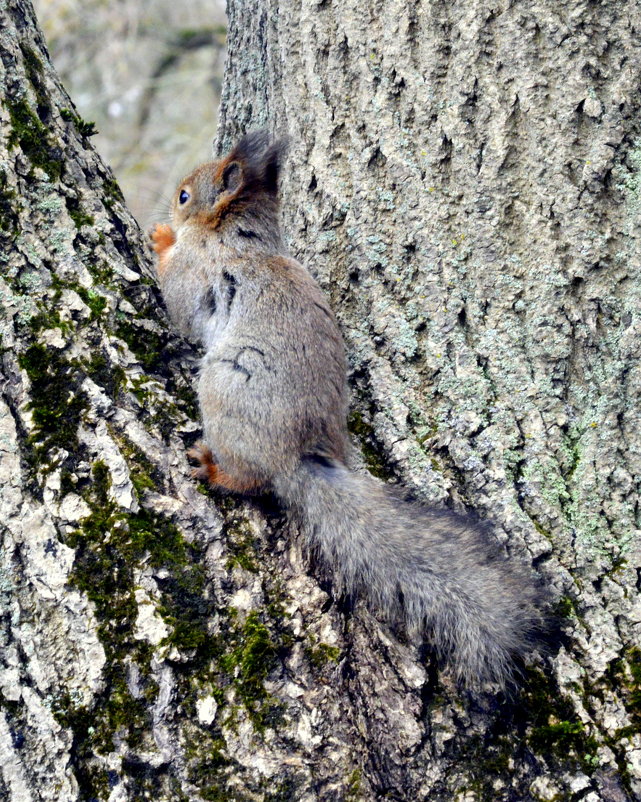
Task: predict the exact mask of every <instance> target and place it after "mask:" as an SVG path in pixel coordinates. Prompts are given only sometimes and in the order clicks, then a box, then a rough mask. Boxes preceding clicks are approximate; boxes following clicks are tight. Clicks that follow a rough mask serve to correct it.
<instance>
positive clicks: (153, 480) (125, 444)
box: [114, 435, 160, 498]
mask: <svg viewBox="0 0 641 802" xmlns="http://www.w3.org/2000/svg"><path fill="white" fill-rule="evenodd" d="M114 437H115V439H116V440H117V441H118V447H119V448H120V452H121V453H122V455H123V456H124V457H125V459H126V460H127V463H128V465H129V475H130V477H131V481H132V484H133V486H134V487H135V488H136V492H137V493H138V498H141V497H142V495H143V493H144V492H145V490H153V489H155V488H158V487H159V485H160V476H159V474H158V471H157V470H156V467H155V466H154V465H153V464H152V462H151V461H150V460H149V459H147V457H146V455H145V454H143V452H142V451H141V450H140V449H139V448H138V446H136V445H135V444H134V443H132V442H131V441H130V440H127V438H125V437H118V436H117V435H114Z"/></svg>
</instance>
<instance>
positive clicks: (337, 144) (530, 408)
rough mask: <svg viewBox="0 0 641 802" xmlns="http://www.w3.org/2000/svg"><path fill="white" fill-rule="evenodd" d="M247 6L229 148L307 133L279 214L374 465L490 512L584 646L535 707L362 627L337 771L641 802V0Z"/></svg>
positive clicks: (444, 791)
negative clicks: (473, 698)
mask: <svg viewBox="0 0 641 802" xmlns="http://www.w3.org/2000/svg"><path fill="white" fill-rule="evenodd" d="M228 13H229V38H228V43H229V49H228V61H227V68H226V81H225V87H224V91H223V102H222V108H221V129H220V142H221V146H222V145H225V146H226V145H227V144H229V143H230V142H231V141H233V139H234V138H235V137H236V136H237V134H238V133H239V132H240V131H242V130H244V129H246V128H248V127H256V126H258V125H262V124H267V125H268V126H269V127H270V128H271V129H272V130H275V131H276V130H277V131H287V132H288V133H289V134H290V136H291V139H292V147H291V155H290V159H289V163H288V168H287V170H286V176H285V181H284V227H285V230H286V232H287V235H288V237H289V241H290V244H291V248H292V251H293V252H294V253H295V255H296V256H297V257H299V258H300V259H301V260H302V261H303V262H305V263H306V264H307V265H309V267H310V268H311V270H312V271H313V272H314V274H315V275H316V276H317V277H318V279H319V280H320V282H321V283H322V285H323V286H324V288H325V289H326V291H327V292H328V294H329V295H330V297H331V299H332V303H333V306H334V309H335V310H336V313H337V315H338V317H339V320H340V322H341V324H342V328H343V331H344V334H345V337H346V339H347V343H348V350H349V356H350V360H351V365H352V368H353V386H354V410H355V417H354V424H355V427H354V428H355V429H356V430H357V433H358V434H360V435H361V436H362V437H364V439H365V441H366V450H365V453H366V456H367V457H368V458H369V461H370V462H371V463H376V462H378V463H380V465H379V467H380V468H385V469H388V470H390V471H391V472H392V474H393V476H394V478H396V479H397V480H399V481H400V482H401V483H403V484H404V485H406V486H407V487H409V488H410V489H411V490H412V491H413V492H414V493H415V494H416V495H419V496H421V497H424V498H425V499H428V500H431V501H438V502H440V501H443V500H446V499H447V498H448V497H450V498H452V499H456V501H457V503H460V502H464V503H465V504H467V505H469V506H470V507H472V508H474V509H476V510H478V511H479V512H481V513H482V514H483V515H484V516H487V517H488V518H490V519H492V520H493V521H495V522H496V524H497V537H498V538H499V539H500V540H501V542H502V543H503V544H504V546H505V548H507V550H508V551H509V553H510V554H511V555H512V557H513V559H515V560H519V559H520V560H525V561H526V562H532V563H533V564H534V565H535V566H536V567H537V569H538V570H539V572H540V574H541V576H542V578H543V581H544V582H545V584H546V585H547V586H549V587H550V588H551V589H552V593H553V595H554V597H555V599H556V600H557V602H558V611H559V613H560V614H561V616H562V629H563V631H564V635H565V636H564V638H563V639H562V645H561V646H560V648H559V645H557V646H554V645H553V646H552V647H551V648H550V650H549V653H548V654H547V656H545V657H539V658H536V657H533V660H532V664H531V665H530V666H529V667H528V668H527V669H526V674H525V677H524V682H523V688H524V690H523V693H522V695H521V696H517V697H516V699H515V701H514V704H513V705H509V704H508V705H502V706H500V707H498V708H497V707H494V706H492V705H490V706H488V707H483V706H481V707H479V706H477V705H476V704H467V703H464V702H462V701H461V700H459V701H456V702H455V701H453V699H452V698H451V697H450V696H449V693H445V695H443V689H444V688H447V687H448V686H447V685H446V684H445V681H444V680H443V678H442V677H437V676H435V675H432V674H430V673H429V672H428V673H427V674H426V673H425V669H424V665H425V664H424V662H422V661H415V660H414V659H413V657H412V652H411V650H409V649H407V648H406V647H404V646H399V645H398V643H397V642H396V641H394V640H391V641H390V643H391V644H393V646H390V647H389V648H390V650H391V651H389V652H388V651H387V647H386V648H381V640H379V639H380V638H385V642H386V643H387V638H388V635H387V634H385V635H382V634H381V633H382V632H383V630H380V629H378V628H376V629H375V630H374V631H375V632H376V634H374V631H371V630H370V633H369V634H368V635H367V636H365V635H363V634H361V633H360V631H359V629H360V627H361V625H363V626H365V624H362V623H361V622H362V621H364V619H360V618H358V617H357V618H347V619H346V621H347V622H348V623H347V624H346V626H347V627H348V630H347V634H346V635H345V640H341V641H340V643H341V648H342V649H344V652H343V654H344V655H345V657H344V658H342V662H341V661H340V659H339V672H341V673H339V675H338V676H339V677H340V678H341V679H340V680H338V681H340V682H341V683H344V689H345V692H346V697H345V701H344V718H343V720H342V721H339V720H338V718H337V719H335V720H334V721H333V722H332V718H333V713H332V711H331V708H330V707H323V706H322V705H315V706H314V708H315V710H316V711H321V712H316V713H315V715H316V716H318V717H319V718H318V724H317V726H316V728H315V731H316V735H317V737H318V738H319V743H318V746H317V747H316V753H317V754H318V755H319V756H320V755H321V754H322V752H323V748H327V747H329V744H330V741H329V737H328V736H327V735H325V734H324V733H325V732H328V730H327V729H326V728H327V726H328V725H329V732H331V733H332V736H333V737H334V738H336V739H337V740H338V745H334V746H333V750H332V751H333V753H334V754H333V755H332V760H333V764H334V769H333V777H332V774H331V773H329V774H328V771H330V770H329V769H328V768H327V767H326V765H325V764H324V763H323V762H322V761H321V762H320V763H319V764H318V765H319V769H317V776H318V777H319V778H322V777H327V778H328V779H329V778H330V777H332V781H333V782H334V783H335V784H336V785H335V786H334V787H341V788H342V789H343V793H345V794H347V791H346V790H345V789H347V788H348V782H347V779H346V778H347V777H348V776H349V771H350V768H351V767H352V766H353V767H354V768H356V767H358V770H359V771H360V789H361V791H360V793H361V794H362V796H363V798H366V799H370V798H374V797H378V796H385V794H387V795H388V797H391V798H397V799H414V798H418V799H428V798H429V799H463V798H466V799H468V798H469V799H480V798H487V799H493V800H496V799H511V800H526V799H528V800H529V799H537V800H538V799H575V798H576V799H589V800H591V802H592V801H593V800H598V799H602V800H623V799H632V798H634V797H635V795H636V796H637V797H638V796H639V795H640V794H641V736H640V734H639V721H640V718H639V716H640V714H641V709H640V708H639V698H640V697H639V690H640V685H639V683H640V681H641V652H640V651H639V646H640V645H641V644H640V622H641V604H640V603H639V598H638V582H639V579H638V576H639V575H638V571H639V566H640V565H641V547H640V541H639V528H638V526H639V524H638V515H639V510H638V483H639V473H640V468H641V465H640V462H639V423H640V417H639V390H640V381H641V376H640V374H639V369H638V357H639V346H640V337H639V332H640V326H641V322H640V319H639V278H640V277H639V263H640V251H639V226H638V214H639V209H640V206H639V199H638V198H639V192H638V191H639V168H640V167H641V148H640V143H639V133H640V132H639V128H640V123H639V121H640V119H641V117H640V112H641V108H640V106H641V100H640V96H639V91H638V90H639V86H640V85H641V52H640V50H641V45H640V42H639V29H640V28H641V16H640V12H639V7H638V5H637V4H635V3H631V2H628V3H625V2H623V3H613V2H603V3H584V2H535V3H532V2H516V3H514V2H500V3H498V4H497V3H489V2H486V1H485V0H462V1H461V2H435V1H432V2H427V1H421V0H402V1H400V0H399V1H398V2H387V3H381V2H376V0H364V1H363V0H348V1H347V2H343V3H335V2H331V0H329V2H311V1H305V2H302V3H300V4H292V3H286V2H279V1H278V0H232V2H230V3H229V8H228ZM368 626H373V625H372V624H371V622H370V623H369V624H368ZM392 655H393V656H392ZM350 724H353V725H355V727H356V729H355V730H354V732H351V733H350V732H349V725H350ZM325 745H327V746H325ZM328 787H329V786H326V787H325V790H324V791H317V792H316V793H317V797H314V796H313V795H312V797H310V798H328V799H329V798H331V794H330V792H329V791H328V790H327V788H328ZM334 793H338V792H337V791H335V792H334ZM465 794H467V796H466V795H465Z"/></svg>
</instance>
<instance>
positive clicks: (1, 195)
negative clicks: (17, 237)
mask: <svg viewBox="0 0 641 802" xmlns="http://www.w3.org/2000/svg"><path fill="white" fill-rule="evenodd" d="M17 197H18V196H17V193H16V192H15V191H14V190H12V189H9V186H8V181H7V174H6V172H5V171H4V170H0V231H4V232H7V233H8V232H15V231H16V230H17V228H18V215H17V214H16V203H17Z"/></svg>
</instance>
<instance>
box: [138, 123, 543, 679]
mask: <svg viewBox="0 0 641 802" xmlns="http://www.w3.org/2000/svg"><path fill="white" fill-rule="evenodd" d="M285 149H286V142H285V141H284V140H282V139H281V140H277V141H271V140H270V138H269V136H268V135H267V134H266V133H265V132H264V131H255V132H252V133H249V134H247V135H245V136H244V137H243V138H242V139H241V140H240V141H239V142H238V144H237V145H236V146H235V147H234V148H233V150H232V151H231V152H230V153H228V154H227V155H226V156H225V157H223V158H222V159H220V160H219V161H213V162H209V163H206V164H203V165H201V166H200V167H197V168H196V169H195V170H194V171H193V172H192V173H191V174H190V175H189V176H187V178H185V179H184V181H182V182H181V183H180V185H179V186H178V189H177V190H176V193H175V196H174V199H173V203H172V212H171V215H172V223H173V227H172V226H170V225H166V224H157V225H156V227H155V229H154V230H153V232H152V234H151V237H152V241H153V248H154V250H155V251H156V253H157V255H158V262H157V274H158V279H159V284H160V289H161V292H162V295H163V297H164V300H165V304H166V307H167V310H168V312H169V315H170V317H171V319H172V320H173V322H174V323H175V325H176V326H177V327H178V328H179V329H180V331H181V332H182V333H183V334H184V335H186V336H188V337H190V338H194V339H197V340H200V341H202V343H203V344H204V349H205V353H204V357H203V359H202V363H201V367H200V373H199V378H198V398H199V402H200V410H201V416H202V422H203V429H204V437H205V441H206V445H205V444H203V443H201V444H199V445H197V446H196V447H195V448H193V449H192V450H191V451H190V452H188V453H189V456H190V457H192V458H194V459H196V460H197V461H198V462H199V463H200V465H199V467H198V468H196V469H194V471H193V475H194V476H195V477H198V478H201V479H203V480H205V481H207V482H209V483H210V484H211V485H213V486H217V487H219V488H224V489H225V490H227V491H233V492H237V493H244V494H255V493H261V492H266V491H271V492H273V493H274V495H275V496H276V497H277V498H278V499H280V501H281V502H282V504H283V505H284V506H285V508H286V509H287V510H288V512H289V514H290V515H291V516H293V517H294V518H295V520H296V521H297V523H298V524H299V527H300V529H301V531H302V533H303V536H304V539H305V542H306V544H307V546H308V547H309V549H310V551H311V552H312V553H314V554H315V555H317V556H318V557H319V558H320V560H321V562H322V563H323V564H324V565H325V566H326V567H328V568H329V569H330V571H331V572H332V575H333V584H334V587H335V590H336V592H337V593H338V594H341V593H345V594H347V595H349V596H351V597H354V596H357V595H359V594H361V595H364V596H366V597H367V598H368V599H369V601H370V603H371V604H373V606H374V607H375V608H377V609H379V610H381V611H382V612H384V613H385V614H386V615H387V616H389V617H391V618H393V619H394V620H398V619H399V618H400V619H404V620H405V625H406V627H407V630H408V631H409V632H414V633H416V632H420V633H422V634H427V636H428V639H429V640H431V642H432V643H433V645H434V647H435V649H436V651H437V653H438V655H439V657H440V658H445V659H446V660H447V662H448V663H449V665H450V666H451V670H452V672H453V674H454V676H455V678H456V679H457V680H458V681H460V683H461V684H462V685H465V686H468V687H479V686H480V685H481V684H482V683H484V682H487V681H490V682H494V683H498V685H500V686H501V687H502V688H505V687H506V686H507V685H509V684H512V682H513V679H514V673H515V665H516V664H515V658H516V659H517V660H518V659H519V658H522V657H523V656H524V654H525V653H526V651H527V650H528V649H529V648H530V647H531V645H532V644H533V642H534V633H535V632H536V630H537V628H538V626H539V622H540V613H539V607H540V603H539V591H538V589H537V587H536V584H535V583H534V582H533V580H532V579H531V577H530V576H529V575H526V573H525V571H524V570H523V569H517V568H515V567H511V566H510V565H509V563H508V561H507V560H506V559H504V558H500V557H498V556H497V555H496V554H495V553H494V549H493V548H492V547H491V546H490V544H489V543H488V540H487V536H486V532H487V528H486V527H485V526H484V525H481V524H480V523H479V522H478V521H476V520H474V519H473V518H471V517H465V516H463V515H459V514H457V513H455V512H453V511H451V510H449V509H435V508H429V507H424V506H422V505H420V504H417V503H415V502H410V501H406V500H403V499H401V498H399V497H397V494H396V493H395V492H394V490H393V489H392V488H391V487H389V486H388V485H386V484H384V483H382V482H381V481H379V480H377V479H375V478H374V477H373V476H371V475H369V474H367V473H359V472H353V471H351V470H350V469H349V468H348V467H347V453H348V448H349V435H348V430H347V410H348V398H347V363H346V358H345V349H344V345H343V338H342V336H341V333H340V331H339V328H338V324H337V322H336V319H335V317H334V313H333V312H332V310H331V308H330V307H329V305H328V302H327V300H326V299H325V297H324V295H323V293H322V291H321V289H320V287H319V286H318V284H317V283H316V282H315V280H314V279H313V278H312V276H311V274H310V273H309V272H308V271H307V269H306V268H305V267H303V266H302V265H301V264H300V263H298V262H297V261H295V260H294V259H293V258H291V257H290V256H288V255H287V253H286V249H285V246H284V244H283V240H282V238H281V233H280V227H279V199H278V177H279V169H280V166H281V162H282V159H283V155H284V151H285Z"/></svg>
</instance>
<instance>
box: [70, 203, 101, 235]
mask: <svg viewBox="0 0 641 802" xmlns="http://www.w3.org/2000/svg"><path fill="white" fill-rule="evenodd" d="M65 203H66V204H67V211H68V212H69V217H71V219H72V220H73V222H74V224H75V226H76V228H77V229H78V230H80V229H81V228H82V227H83V226H93V225H94V224H95V222H96V221H95V218H94V217H92V216H91V215H90V214H87V212H85V211H84V210H83V209H82V207H81V205H80V201H79V200H78V198H65Z"/></svg>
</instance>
